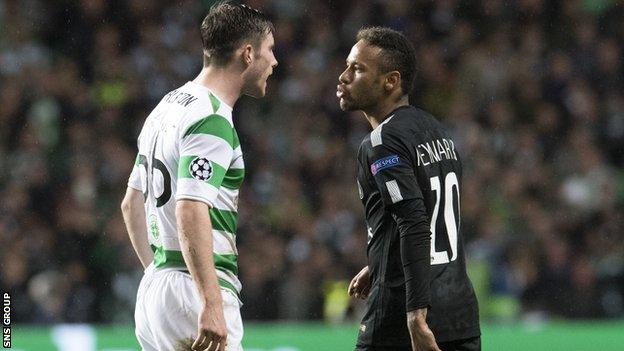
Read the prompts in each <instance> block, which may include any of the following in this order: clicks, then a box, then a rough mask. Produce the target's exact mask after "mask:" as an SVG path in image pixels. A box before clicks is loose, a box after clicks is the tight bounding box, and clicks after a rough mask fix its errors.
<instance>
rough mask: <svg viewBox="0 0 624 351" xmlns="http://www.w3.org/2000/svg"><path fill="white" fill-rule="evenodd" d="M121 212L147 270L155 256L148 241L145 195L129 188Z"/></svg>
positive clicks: (134, 246) (135, 249)
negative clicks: (144, 204)
mask: <svg viewBox="0 0 624 351" xmlns="http://www.w3.org/2000/svg"><path fill="white" fill-rule="evenodd" d="M121 212H122V213H123V218H124V222H125V223H126V229H127V230H128V236H129V237H130V241H131V242H132V247H133V248H134V251H135V252H136V254H137V256H138V257H139V260H140V261H141V264H142V265H143V268H145V267H147V266H149V264H150V262H152V259H153V258H154V254H153V253H152V249H151V248H150V245H149V242H148V241H147V225H146V224H145V223H146V222H145V207H144V206H143V193H142V192H141V191H139V190H137V189H133V188H128V189H127V190H126V195H125V196H124V198H123V201H122V202H121Z"/></svg>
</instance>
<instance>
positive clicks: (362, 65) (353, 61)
mask: <svg viewBox="0 0 624 351" xmlns="http://www.w3.org/2000/svg"><path fill="white" fill-rule="evenodd" d="M345 61H346V63H347V66H348V65H350V64H351V65H358V66H361V67H366V65H365V64H363V63H362V62H358V61H356V60H349V59H346V60H345Z"/></svg>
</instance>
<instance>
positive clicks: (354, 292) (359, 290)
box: [349, 266, 370, 300]
mask: <svg viewBox="0 0 624 351" xmlns="http://www.w3.org/2000/svg"><path fill="white" fill-rule="evenodd" d="M369 292H370V273H369V271H368V266H366V267H364V268H362V270H361V271H360V273H358V274H356V276H355V277H353V279H351V283H350V284H349V296H353V297H355V298H356V299H362V300H364V299H366V298H367V297H368V293H369Z"/></svg>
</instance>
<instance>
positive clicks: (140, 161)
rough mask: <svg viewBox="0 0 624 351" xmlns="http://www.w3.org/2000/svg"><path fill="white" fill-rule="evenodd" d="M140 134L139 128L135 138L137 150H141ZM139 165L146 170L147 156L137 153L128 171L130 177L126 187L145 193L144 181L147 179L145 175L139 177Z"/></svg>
mask: <svg viewBox="0 0 624 351" xmlns="http://www.w3.org/2000/svg"><path fill="white" fill-rule="evenodd" d="M142 134H143V130H141V133H140V134H139V137H138V138H137V148H138V149H139V150H141V135H142ZM139 152H140V151H139ZM141 167H143V169H144V171H147V158H146V157H145V156H143V155H141V154H140V153H137V155H136V158H135V159H134V165H133V166H132V172H131V173H130V177H129V178H128V187H129V188H132V189H136V190H139V191H141V192H143V193H145V189H146V188H147V185H146V184H144V183H145V182H146V181H147V179H146V177H141ZM145 175H146V176H147V173H145Z"/></svg>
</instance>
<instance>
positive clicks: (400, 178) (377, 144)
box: [368, 125, 423, 206]
mask: <svg viewBox="0 0 624 351" xmlns="http://www.w3.org/2000/svg"><path fill="white" fill-rule="evenodd" d="M403 139H404V138H402V137H401V135H400V133H399V131H397V130H396V129H394V128H391V127H390V126H388V125H381V126H380V127H378V128H377V129H376V130H374V131H373V132H372V133H371V143H372V157H370V158H369V165H368V166H369V167H370V171H371V174H372V175H373V178H374V179H375V183H376V184H377V188H378V190H379V192H380V194H381V198H382V201H383V203H384V205H385V206H391V205H393V204H396V203H398V202H400V201H403V200H409V199H422V198H423V195H422V192H421V190H420V186H419V185H418V180H417V178H416V173H415V169H414V166H413V165H412V162H411V157H410V153H409V149H408V146H407V145H406V143H405V141H404V140H403Z"/></svg>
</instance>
